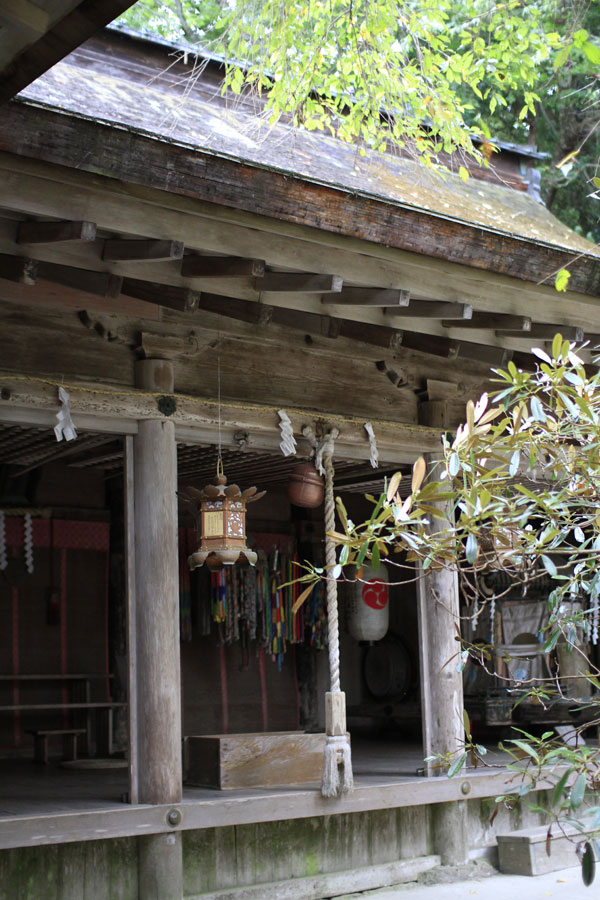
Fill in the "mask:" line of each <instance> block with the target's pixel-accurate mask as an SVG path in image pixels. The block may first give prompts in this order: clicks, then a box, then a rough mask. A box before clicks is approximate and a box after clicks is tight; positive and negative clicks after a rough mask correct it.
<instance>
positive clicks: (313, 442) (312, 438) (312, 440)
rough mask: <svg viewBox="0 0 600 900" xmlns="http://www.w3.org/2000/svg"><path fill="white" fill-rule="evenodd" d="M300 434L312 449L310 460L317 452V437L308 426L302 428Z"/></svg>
mask: <svg viewBox="0 0 600 900" xmlns="http://www.w3.org/2000/svg"><path fill="white" fill-rule="evenodd" d="M302 434H303V435H304V437H305V438H306V440H307V441H308V443H309V444H310V446H311V447H312V452H311V454H310V455H311V458H312V457H313V456H314V455H315V453H316V452H317V446H318V441H317V436H316V434H315V433H314V431H313V430H312V428H311V427H310V425H303V426H302Z"/></svg>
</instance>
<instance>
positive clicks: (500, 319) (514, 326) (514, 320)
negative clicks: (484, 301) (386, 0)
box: [442, 310, 531, 331]
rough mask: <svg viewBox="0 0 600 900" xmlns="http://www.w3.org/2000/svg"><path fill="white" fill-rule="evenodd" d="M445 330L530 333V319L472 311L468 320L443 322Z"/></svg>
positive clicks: (527, 317)
mask: <svg viewBox="0 0 600 900" xmlns="http://www.w3.org/2000/svg"><path fill="white" fill-rule="evenodd" d="M442 325H443V326H444V327H445V328H482V329H485V328H492V329H494V330H496V329H499V330H500V329H505V330H513V331H531V319H530V318H529V316H511V315H503V314H502V313H487V312H479V311H478V310H473V315H472V316H471V318H470V319H469V320H464V321H462V322H456V321H455V320H451V321H450V320H445V319H444V320H443V321H442Z"/></svg>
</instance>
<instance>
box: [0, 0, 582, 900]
mask: <svg viewBox="0 0 600 900" xmlns="http://www.w3.org/2000/svg"><path fill="white" fill-rule="evenodd" d="M95 5H96V7H98V8H99V7H100V6H102V7H103V8H104V7H106V17H107V19H108V18H109V17H110V16H109V10H108V7H109V6H110V7H111V9H110V14H111V15H116V14H117V12H118V11H119V10H118V9H116V7H119V4H118V3H113V4H95ZM125 5H126V4H120V6H121V8H123V7H124V6H125ZM24 6H25V4H24ZM27 6H32V7H33V4H27ZM70 6H71V7H75V6H76V4H71V5H70ZM80 6H81V7H85V8H86V10H87V12H89V10H90V9H91V8H92V7H93V6H94V4H91V3H87V4H85V3H84V4H80ZM1 15H3V14H2V13H0V16H1ZM86 15H87V13H86ZM102 24H104V23H103V22H100V21H96V24H95V27H96V28H97V27H98V26H99V25H102ZM93 30H94V29H93V28H90V31H89V32H88V33H81V34H80V40H81V41H82V40H83V39H85V38H87V37H88V36H89V34H91V33H92V31H93ZM40 40H41V41H42V43H43V35H42V37H41V38H40ZM48 43H49V45H51V46H52V47H54V48H56V41H54V40H52V41H49V42H48ZM76 43H77V41H74V42H73V43H72V44H71V46H66V45H65V46H64V47H63V50H64V52H67V51H68V50H72V51H73V52H71V53H70V55H69V56H66V58H65V59H64V60H63V61H61V62H57V63H56V65H54V67H53V68H51V69H49V70H48V71H47V72H46V73H45V74H41V73H42V71H43V69H44V68H46V67H47V66H48V65H49V64H50V63H52V62H54V61H56V60H58V58H59V57H60V55H61V54H60V53H58V54H57V55H56V56H55V58H54V59H50V58H49V57H48V58H47V59H46V62H45V63H39V59H38V65H39V66H40V67H39V68H38V70H36V71H33V70H32V73H33V74H31V75H30V77H29V78H26V79H25V81H30V80H31V78H33V77H34V76H35V75H37V74H40V75H41V77H40V78H38V80H37V81H34V82H33V83H31V84H29V85H28V86H27V85H26V84H25V81H23V82H22V83H18V81H15V82H14V83H13V82H9V81H7V80H6V79H5V82H3V83H5V85H6V96H8V95H9V94H11V95H12V94H14V93H15V91H16V90H21V89H22V90H21V93H20V94H19V95H18V96H17V97H16V98H14V99H12V100H10V101H6V102H4V104H3V106H2V107H0V169H1V172H0V523H1V527H0V570H1V572H0V898H2V900H5V898H6V900H9V898H10V900H15V898H41V897H44V898H45V900H54V898H56V900H59V898H60V900H64V898H68V897H77V898H82V900H100V898H102V900H104V898H106V900H109V898H110V900H133V898H138V897H139V898H141V900H148V898H161V900H181V898H183V897H186V898H192V897H203V898H209V897H210V898H216V897H219V898H232V900H233V898H240V900H241V898H244V900H246V898H247V900H250V898H254V897H256V898H258V897H264V896H266V897H269V896H275V892H279V893H277V896H283V894H284V893H285V896H289V897H298V898H314V900H317V898H320V897H323V896H334V895H337V894H343V893H347V892H351V891H360V890H366V889H369V888H374V887H378V886H381V885H386V884H392V883H395V882H398V881H402V880H406V879H408V878H410V877H413V876H414V875H415V873H418V872H419V871H423V870H424V869H426V868H428V867H431V866H434V865H437V864H439V863H440V861H441V862H456V861H462V860H465V859H466V858H473V857H474V856H478V855H487V856H490V857H493V853H494V848H495V835H496V834H497V833H498V831H502V830H503V831H510V830H511V829H512V828H515V827H517V826H518V825H519V824H521V823H527V822H528V821H534V820H535V817H534V816H533V814H532V813H529V812H528V811H527V810H526V809H525V808H523V809H521V808H515V810H513V812H512V813H509V812H508V811H506V810H503V811H502V812H501V813H500V814H499V816H498V817H497V819H496V821H495V823H494V825H493V826H490V825H489V814H490V809H491V805H492V802H493V798H494V797H495V796H496V795H497V794H498V793H500V792H502V790H503V789H504V784H505V775H504V773H503V772H502V770H501V769H489V770H486V769H484V770H476V771H475V770H471V769H469V770H467V771H466V772H465V773H463V775H462V776H461V777H459V778H456V779H449V778H446V777H445V776H444V777H436V773H435V771H426V770H425V767H424V763H423V758H424V756H426V755H428V754H435V753H436V752H439V751H441V750H444V749H449V748H450V747H451V746H452V745H456V744H457V742H459V741H460V738H461V728H462V725H461V722H462V718H461V710H462V705H463V701H462V690H463V688H462V680H461V675H460V674H458V673H457V672H455V671H454V669H453V667H452V666H449V667H446V668H445V669H443V668H442V667H443V664H444V663H445V662H446V661H447V659H448V658H449V657H450V656H452V654H453V653H454V652H455V649H454V648H455V641H454V621H455V620H454V619H453V617H452V616H451V615H450V614H449V613H446V614H445V615H444V614H442V613H440V610H439V609H438V608H436V604H435V602H434V600H433V593H432V590H431V586H429V587H428V585H427V583H426V582H425V583H424V584H423V586H422V588H421V589H420V591H419V596H417V592H416V589H415V586H414V584H413V583H412V580H411V582H410V584H408V583H407V584H406V585H402V584H399V585H395V586H393V587H390V626H389V633H388V635H387V636H386V637H385V638H384V639H383V640H382V641H380V642H378V644H375V645H373V646H369V645H368V642H365V641H362V642H361V641H359V640H357V639H355V638H354V637H352V635H351V634H350V633H349V631H348V630H347V627H346V625H345V624H344V615H345V613H344V601H343V599H342V601H341V618H342V637H341V672H342V687H343V688H344V689H345V691H346V699H347V707H348V724H349V730H350V732H351V735H352V745H353V764H354V780H355V784H354V790H353V791H352V792H350V793H347V794H344V795H342V796H341V797H338V798H334V799H326V798H324V797H322V796H321V793H320V790H319V776H318V772H317V777H315V774H314V773H315V769H314V764H315V758H316V760H317V762H316V765H317V769H318V765H319V754H318V752H317V753H315V751H314V744H311V743H310V741H309V742H308V743H307V744H305V745H303V744H302V742H301V741H299V733H302V732H307V733H310V734H312V735H318V734H319V733H322V731H323V725H324V710H323V705H324V704H323V695H324V692H325V691H326V690H327V687H328V686H327V678H326V672H327V659H326V657H327V650H326V643H327V622H326V617H325V616H324V612H323V603H322V600H321V599H320V598H319V596H318V594H315V596H314V597H313V598H312V599H311V602H310V604H306V605H305V607H304V608H303V609H302V611H301V613H297V614H292V612H291V606H292V604H293V601H294V598H295V596H296V595H294V593H293V591H294V589H293V588H291V589H290V588H286V587H284V586H283V585H285V583H286V581H287V580H288V576H289V574H290V573H293V572H294V571H295V570H294V568H293V562H294V560H299V561H302V560H303V559H312V560H313V561H315V562H317V563H320V562H322V554H323V535H324V531H323V518H322V509H318V508H317V509H313V510H306V509H299V508H297V507H292V506H290V503H289V500H288V498H287V494H286V485H287V483H288V480H289V477H290V474H291V473H292V471H293V469H294V467H295V466H297V465H298V463H299V462H302V461H303V460H305V459H306V458H307V457H308V455H309V453H310V446H309V443H308V442H307V441H306V439H305V436H304V434H303V427H305V426H309V428H310V429H312V430H313V431H314V432H318V431H319V429H327V428H332V427H335V428H337V429H338V430H339V436H338V437H337V439H336V442H335V452H334V465H335V472H336V474H335V484H336V492H337V493H339V494H340V495H341V496H342V497H343V499H344V502H345V504H346V506H347V508H348V510H349V512H350V513H351V515H352V516H353V517H354V518H355V520H356V521H360V520H361V516H366V515H367V511H368V509H369V505H368V503H367V502H366V501H365V500H364V499H363V495H364V493H365V492H367V491H370V492H371V493H377V492H378V491H380V490H381V489H382V487H383V480H384V477H385V476H386V475H390V474H391V473H393V472H395V471H397V470H398V469H406V470H407V471H408V469H409V467H410V466H411V465H412V464H413V462H414V460H415V459H416V458H417V457H418V456H420V455H422V454H435V453H436V452H438V451H439V446H440V437H439V436H440V432H441V431H443V430H447V429H451V428H453V427H456V425H457V424H458V422H459V421H460V420H461V419H462V415H463V410H464V405H465V402H466V400H467V399H468V398H470V397H474V398H475V397H478V396H479V395H480V393H481V392H482V390H484V389H485V388H486V387H487V386H488V384H489V380H490V368H491V367H495V366H502V365H505V364H506V363H507V362H508V361H509V360H510V359H512V360H513V361H514V362H515V364H516V365H518V366H521V367H528V366H531V365H532V364H533V363H532V357H531V355H530V354H529V348H530V346H531V345H532V344H537V345H540V344H543V342H544V341H546V340H549V339H551V338H552V336H553V335H554V333H555V332H556V331H557V330H560V331H561V332H562V334H563V335H564V336H565V337H569V338H571V339H573V340H582V339H590V340H592V341H596V340H600V309H599V308H598V296H599V294H600V251H599V250H598V248H597V247H595V246H594V245H592V244H590V243H588V242H587V241H585V240H584V239H582V238H581V237H579V236H578V235H577V234H575V233H573V232H572V231H570V230H569V229H567V228H566V227H565V226H563V225H562V224H561V223H559V222H558V221H557V220H556V219H554V218H553V217H552V216H551V215H550V214H549V213H548V211H547V210H546V209H545V208H544V206H543V205H542V204H541V203H540V202H539V199H538V198H536V196H535V187H534V186H535V178H534V177H533V176H532V172H533V167H534V166H535V164H536V157H537V155H536V153H535V152H534V151H533V150H531V148H520V147H517V146H512V145H506V146H505V147H503V148H502V152H501V153H500V154H499V155H498V159H497V162H496V164H495V166H494V168H493V169H492V170H486V171H476V170H474V171H473V172H472V176H473V177H471V178H470V179H469V181H468V182H467V183H466V184H465V183H463V181H462V180H461V179H460V178H459V177H458V176H457V175H455V174H452V173H450V174H448V175H447V176H446V177H445V178H441V177H440V176H439V175H436V174H435V173H429V172H426V171H424V170H422V169H421V168H419V166H418V165H417V164H416V163H415V162H414V161H412V160H411V159H409V158H405V157H401V156H394V155H391V154H389V155H381V154H374V153H370V152H367V153H366V155H365V156H364V157H360V156H358V155H357V153H356V148H355V147H353V146H350V145H345V144H341V143H339V142H338V141H336V140H334V139H332V138H329V137H327V136H324V135H321V134H314V133H311V134H308V133H302V132H296V133H293V132H291V131H290V130H289V129H288V128H287V126H286V125H285V124H279V125H277V126H276V127H273V128H269V127H267V125H266V124H265V122H264V121H263V120H262V119H261V117H260V110H259V109H257V108H256V101H255V100H253V99H252V98H245V97H228V96H225V97H223V96H222V95H221V93H220V88H219V83H220V78H221V76H222V71H221V64H220V62H219V60H216V59H205V60H202V61H201V60H199V59H197V58H196V57H193V56H191V55H189V54H188V53H187V52H184V51H183V50H179V49H178V48H174V47H172V46H170V45H166V44H164V43H161V42H160V41H158V40H157V41H152V40H149V39H146V38H142V37H140V36H138V35H133V34H130V33H128V32H125V31H123V30H117V29H114V28H113V29H106V30H105V31H104V32H101V33H99V34H96V35H95V36H94V37H91V38H90V39H89V40H87V41H86V42H85V43H81V46H79V47H76V46H75V45H76ZM35 46H37V45H35ZM40 46H41V45H40ZM38 49H39V48H38ZM40 54H41V50H40V52H39V53H38V54H37V56H38V57H39V56H40ZM34 55H35V54H34ZM201 62H202V65H201V64H200V63H201ZM17 70H18V66H17ZM14 71H15V70H14V67H13V75H14ZM11 77H12V76H11ZM15 77H16V76H15ZM11 85H12V87H11ZM562 267H567V268H568V269H569V270H570V272H571V277H570V281H569V290H568V291H567V292H565V293H562V294H558V293H557V292H556V291H555V289H554V287H553V280H554V274H555V272H556V271H558V270H559V269H560V268H562ZM65 391H66V395H67V396H66V398H65V394H64V392H65ZM219 393H220V397H221V403H220V414H219V404H218V397H219ZM280 411H284V412H285V413H286V414H287V416H288V417H289V420H290V423H291V430H292V431H293V436H294V439H295V441H296V451H295V455H291V456H284V455H283V453H282V450H281V449H280V444H281V441H282V432H281V429H280V423H281V417H280V415H279V412H280ZM59 413H60V414H62V418H59V419H57V414H59ZM70 417H71V418H70ZM71 423H72V424H73V425H74V427H75V428H76V430H77V436H76V439H74V440H68V438H69V437H72V435H71V434H70V433H69V428H70V426H71ZM367 423H370V426H371V428H372V430H373V434H374V436H375V442H376V448H377V452H378V463H377V464H376V467H373V466H372V465H371V462H370V459H371V456H372V451H373V447H372V445H371V444H370V442H369V435H368V431H367V429H366V428H365V425H366V424H367ZM57 425H58V426H59V434H60V428H61V427H62V429H63V435H64V439H63V440H61V441H57V439H56V436H55V431H54V429H55V426H57ZM219 441H220V442H221V445H222V457H223V463H224V467H225V472H226V474H227V475H228V477H229V481H230V483H232V482H235V483H238V484H239V485H240V486H241V487H242V488H247V487H249V486H251V485H256V486H257V487H258V489H259V490H263V489H266V490H267V491H268V493H267V496H266V497H265V498H264V500H261V501H260V502H259V503H256V504H252V506H250V507H249V509H248V521H247V531H248V534H249V536H250V542H251V545H252V546H253V547H254V549H255V550H256V551H257V552H258V554H259V563H258V564H257V570H256V575H251V576H250V577H249V576H248V575H247V570H243V571H242V570H239V572H241V574H239V572H238V570H237V569H236V570H235V572H234V574H230V576H227V578H225V577H224V576H222V575H220V574H219V573H215V574H213V575H210V573H206V572H204V570H199V571H198V572H196V573H194V574H193V575H192V576H191V577H190V574H189V572H188V570H187V566H186V557H187V555H189V553H191V552H192V551H193V550H195V549H196V547H197V543H196V537H195V534H194V531H193V524H194V523H193V521H192V520H191V519H190V516H189V513H188V512H187V510H186V508H185V507H184V505H183V504H182V503H179V504H178V497H179V499H181V496H182V494H183V489H184V488H185V487H186V486H190V485H192V486H195V487H197V488H202V487H203V486H204V485H205V484H207V483H209V482H212V481H213V479H214V474H215V467H216V461H217V449H216V448H217V445H218V443H219ZM251 579H254V580H251ZM443 591H444V595H445V598H446V600H447V604H448V607H449V608H450V609H453V610H454V611H455V613H456V614H458V611H459V606H460V598H459V597H458V589H457V586H456V584H455V582H454V581H453V580H452V579H450V580H449V581H448V582H447V583H446V584H445V585H444V587H443ZM368 659H371V663H370V664H369V665H370V668H369V666H366V662H367V660H368ZM273 733H276V734H280V735H281V734H283V733H288V736H289V741H288V747H291V749H289V750H288V751H287V757H286V758H282V756H281V753H280V752H279V751H277V750H276V751H273V752H274V755H273V757H272V758H271V760H270V764H269V766H267V767H266V771H267V775H266V776H265V772H264V771H263V772H262V774H261V779H262V780H258V781H254V782H253V781H249V782H248V781H247V782H244V781H243V780H242V781H237V780H236V778H237V774H236V771H237V770H236V765H237V763H236V762H235V759H236V757H235V753H236V752H238V750H239V746H240V745H241V747H242V750H241V751H240V752H241V754H242V756H243V755H244V752H245V753H246V763H247V761H248V760H247V757H248V756H250V757H252V758H254V757H258V756H259V755H260V753H261V752H262V749H261V748H263V749H264V747H265V743H264V742H265V740H267V739H266V737H265V735H269V734H273ZM236 735H244V736H245V743H244V739H241V744H240V741H238V744H237V745H236V743H235V741H236V740H238V739H237V738H235V740H232V739H233V738H234V736H236ZM208 736H214V737H213V741H212V742H210V741H209V742H208V743H207V739H208ZM226 736H229V741H228V740H226ZM421 737H423V743H422V740H421ZM201 738H204V739H205V741H204V742H202V741H201V740H200V739H201ZM261 741H262V743H261ZM317 743H318V741H317ZM209 744H210V746H209ZM200 746H202V747H204V748H205V749H204V750H199V749H198V748H199V747H200ZM236 746H237V748H238V750H236ZM215 747H216V749H215ZM244 747H245V748H246V749H245V751H244ZM311 747H312V748H313V749H310V748H311ZM183 748H184V749H185V753H184V752H183ZM206 748H208V749H206ZM232 748H233V749H232ZM248 748H249V749H248ZM61 751H64V755H66V756H67V759H66V760H63V761H62V762H60V760H59V755H60V752H61ZM34 754H35V757H36V759H37V761H38V763H37V764H36V765H34V762H33V759H34ZM215 754H220V755H215ZM284 756H285V754H284ZM232 759H234V762H232ZM46 760H47V762H45V761H46ZM240 765H241V764H240ZM311 766H312V768H311ZM242 768H243V765H242ZM265 778H266V780H267V783H265V780H264V779H265ZM219 788H221V789H219ZM224 788H229V790H225V789H224Z"/></svg>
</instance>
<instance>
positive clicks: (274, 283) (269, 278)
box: [256, 272, 344, 294]
mask: <svg viewBox="0 0 600 900" xmlns="http://www.w3.org/2000/svg"><path fill="white" fill-rule="evenodd" d="M343 284H344V280H343V278H341V276H340V275H310V274H308V273H304V272H267V273H266V274H265V276H264V278H261V280H260V282H259V283H258V284H257V285H256V289H257V290H258V291H260V292H261V293H263V294H264V293H269V294H293V293H303V294H339V293H340V291H341V290H342V286H343Z"/></svg>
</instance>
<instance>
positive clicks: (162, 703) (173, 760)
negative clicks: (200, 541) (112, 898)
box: [130, 359, 183, 900]
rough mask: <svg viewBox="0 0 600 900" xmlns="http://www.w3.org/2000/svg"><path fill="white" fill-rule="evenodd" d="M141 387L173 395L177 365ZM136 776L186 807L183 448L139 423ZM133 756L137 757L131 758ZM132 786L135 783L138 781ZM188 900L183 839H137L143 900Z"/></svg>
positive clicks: (141, 374)
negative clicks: (180, 535)
mask: <svg viewBox="0 0 600 900" xmlns="http://www.w3.org/2000/svg"><path fill="white" fill-rule="evenodd" d="M136 385H137V387H139V388H142V389H143V390H147V391H156V392H158V393H161V394H167V393H171V392H172V391H173V388H174V384H173V366H172V363H170V362H167V361H165V360H156V359H151V360H143V361H141V362H138V363H136ZM132 475H133V507H134V509H133V524H134V535H133V556H134V562H133V569H134V577H133V578H132V579H131V580H130V585H131V584H133V589H134V590H135V599H134V602H133V604H132V606H133V612H134V615H133V618H134V622H133V623H132V626H133V627H132V631H133V634H132V637H131V640H132V641H133V643H134V645H135V646H134V647H131V648H130V651H131V650H133V652H132V653H131V661H132V662H131V665H132V667H133V666H134V667H135V670H134V671H133V672H132V676H131V680H132V686H133V690H132V691H131V701H132V704H134V705H135V708H134V709H132V714H131V716H132V724H133V728H132V744H134V745H135V746H133V747H132V751H133V753H132V770H133V772H134V773H135V781H136V782H137V784H136V792H137V797H136V800H137V802H138V803H173V804H176V803H179V802H180V800H181V780H182V765H181V696H180V666H179V570H178V549H177V446H176V443H175V427H174V425H173V422H172V421H170V420H169V419H168V418H165V417H164V416H160V413H159V412H158V409H157V418H156V419H153V420H144V421H140V422H138V433H137V435H135V437H134V438H133V472H132ZM133 757H135V758H133ZM132 781H133V778H132ZM182 896H183V870H182V852H181V835H180V834H178V833H171V834H158V835H148V836H146V837H143V838H140V840H139V897H140V900H180V898H181V897H182Z"/></svg>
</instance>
